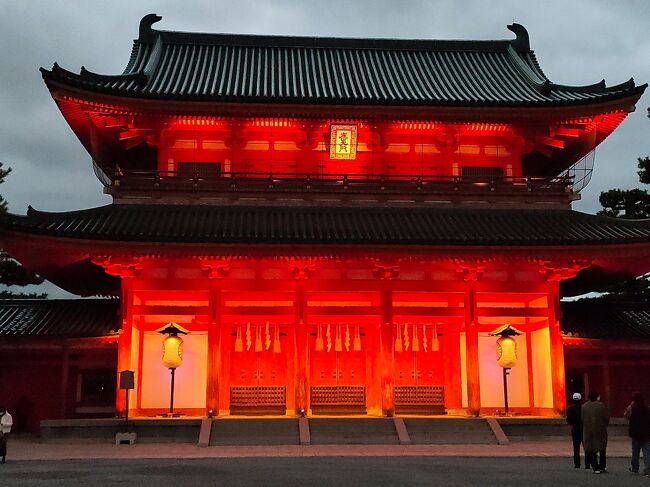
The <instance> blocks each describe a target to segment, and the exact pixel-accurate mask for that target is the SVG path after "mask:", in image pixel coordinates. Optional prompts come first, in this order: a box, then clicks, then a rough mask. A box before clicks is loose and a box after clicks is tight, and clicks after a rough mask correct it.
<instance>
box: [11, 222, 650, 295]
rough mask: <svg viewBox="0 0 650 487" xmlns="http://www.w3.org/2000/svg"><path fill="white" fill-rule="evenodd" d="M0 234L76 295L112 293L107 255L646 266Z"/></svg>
mask: <svg viewBox="0 0 650 487" xmlns="http://www.w3.org/2000/svg"><path fill="white" fill-rule="evenodd" d="M0 240H1V241H2V244H3V248H4V249H5V250H6V251H7V252H8V253H9V254H10V255H12V256H14V257H15V258H16V259H17V260H19V261H20V262H21V263H22V264H23V265H25V266H26V267H28V268H30V269H32V270H34V271H35V272H38V273H39V274H40V275H42V276H44V277H45V278H47V279H48V280H49V281H51V282H53V283H54V284H56V285H57V286H59V287H61V288H63V289H65V290H67V291H69V292H71V293H74V294H77V295H80V296H93V295H114V296H117V295H118V294H119V278H117V277H114V276H110V275H108V274H107V273H106V272H105V271H104V270H103V269H102V268H101V267H100V266H98V265H96V264H94V263H93V261H96V260H97V259H99V260H102V259H107V258H135V259H138V260H139V259H142V258H145V259H159V258H160V259H170V258H171V259H178V258H180V259H195V258H207V259H210V258H215V257H229V258H237V259H253V260H255V259H264V258H273V259H277V258H284V259H287V260H291V259H294V258H305V259H316V260H326V261H327V260H334V261H337V260H344V261H345V260H356V261H376V260H377V259H386V260H387V261H398V262H409V261H411V262H418V263H422V262H442V263H445V262H447V263H451V262H455V263H458V262H459V261H466V262H470V263H475V264H476V263H481V264H488V265H489V264H490V263H499V262H502V263H510V264H518V263H523V264H526V263H535V262H537V263H553V262H559V263H561V265H571V263H578V265H580V266H583V267H584V266H589V265H596V266H599V267H602V268H604V269H606V271H605V272H606V273H607V274H611V275H612V276H615V277H616V278H620V277H621V275H626V276H628V277H635V276H637V275H639V274H642V273H646V272H649V271H650V242H630V243H621V242H619V243H609V244H592V245H544V246H540V245H536V246H512V245H499V246H494V245H485V246H477V245H451V246H450V245H447V246H443V245H440V246H426V245H395V244H393V245H390V244H375V245H368V244H365V245H350V244H342V245H333V244H329V245H325V244H304V245H297V244H291V245H290V244H284V243H282V244H268V243H265V244H260V243H248V244H242V243H174V242H150V241H145V242H143V241H126V240H122V241H119V240H106V239H86V238H74V237H62V236H53V235H50V234H46V233H34V232H27V231H16V230H9V231H7V230H4V231H3V232H2V235H1V236H0ZM579 275H580V274H579ZM575 279H578V278H574V279H569V280H567V281H563V294H568V295H573V294H575V291H576V289H577V288H576V285H572V284H571V283H572V282H573V281H574V280H575ZM578 280H579V279H578ZM588 284H589V283H586V284H585V283H584V282H579V283H578V284H577V285H578V287H579V288H580V289H583V288H584V289H586V291H584V292H587V291H589V290H592V289H591V288H590V287H589V285H588ZM566 285H568V287H567V286H566Z"/></svg>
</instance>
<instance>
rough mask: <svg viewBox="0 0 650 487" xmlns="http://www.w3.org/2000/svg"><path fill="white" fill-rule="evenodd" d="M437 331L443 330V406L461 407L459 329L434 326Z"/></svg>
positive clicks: (456, 327)
mask: <svg viewBox="0 0 650 487" xmlns="http://www.w3.org/2000/svg"><path fill="white" fill-rule="evenodd" d="M436 329H437V333H440V331H443V337H442V342H443V344H444V345H443V347H442V350H443V353H444V355H443V361H444V367H445V408H447V409H461V408H462V407H463V392H462V385H461V377H460V374H461V370H462V369H461V363H460V329H459V327H458V326H456V325H452V324H447V325H444V326H443V328H442V330H440V329H439V328H438V327H436Z"/></svg>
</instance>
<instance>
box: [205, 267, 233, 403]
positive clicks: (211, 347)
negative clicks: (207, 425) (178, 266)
mask: <svg viewBox="0 0 650 487" xmlns="http://www.w3.org/2000/svg"><path fill="white" fill-rule="evenodd" d="M202 269H203V271H205V272H206V274H207V278H208V283H209V287H208V357H207V369H208V370H207V380H206V395H205V399H206V401H205V402H206V404H205V405H206V409H207V411H210V410H212V413H213V414H214V415H218V414H220V412H224V410H227V409H228V408H229V407H230V397H229V395H228V389H227V388H228V386H229V384H228V380H226V377H227V373H226V372H225V370H224V362H225V361H227V360H229V359H230V357H229V355H228V350H225V347H227V346H228V343H229V341H228V340H224V334H225V333H226V332H227V330H225V328H224V326H223V324H222V314H223V313H222V303H221V289H222V287H223V281H224V278H225V277H226V275H227V274H228V271H229V270H230V267H229V265H228V262H227V261H226V260H223V261H219V260H215V261H208V262H203V263H202Z"/></svg>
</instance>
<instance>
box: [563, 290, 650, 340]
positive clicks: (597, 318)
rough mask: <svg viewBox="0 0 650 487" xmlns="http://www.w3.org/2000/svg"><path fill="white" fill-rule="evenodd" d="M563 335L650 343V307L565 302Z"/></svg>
mask: <svg viewBox="0 0 650 487" xmlns="http://www.w3.org/2000/svg"><path fill="white" fill-rule="evenodd" d="M562 331H563V332H564V333H570V334H572V335H575V336H578V337H581V338H645V339H650V304H648V303H645V304H644V303H616V302H608V301H604V300H602V299H582V300H579V301H572V302H563V303H562Z"/></svg>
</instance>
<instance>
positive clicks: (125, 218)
mask: <svg viewBox="0 0 650 487" xmlns="http://www.w3.org/2000/svg"><path fill="white" fill-rule="evenodd" d="M1 225H2V227H3V230H4V232H5V233H6V232H9V233H22V234H27V235H32V236H35V235H41V236H44V237H50V238H67V239H71V240H73V241H74V240H84V241H106V242H116V243H120V244H125V245H130V244H131V243H133V244H145V245H151V244H154V245H171V246H173V245H197V246H219V247H221V246H228V245H234V246H237V245H246V246H253V247H254V246H262V247H264V246H268V247H269V248H280V247H281V246H283V245H288V246H300V247H305V248H306V247H309V248H313V247H319V248H329V249H339V248H349V249H353V248H355V247H356V248H362V249H366V248H368V247H372V248H383V247H386V248H400V249H416V250H418V249H424V250H435V249H436V248H444V249H445V250H449V249H460V250H462V249H469V250H482V249H486V250H489V251H497V253H498V251H499V249H503V248H509V249H512V248H521V249H533V248H562V249H567V248H573V247H575V248H582V249H584V248H590V247H599V246H601V247H602V246H604V247H611V246H618V245H628V244H642V245H647V246H649V247H650V220H637V221H631V220H621V219H615V218H609V217H603V216H596V215H589V214H585V213H580V212H576V211H571V210H536V209H532V210H530V209H468V208H462V209H461V208H459V209H435V208H378V207H373V208H358V207H281V206H278V207H273V206H263V207H262V206H200V205H197V206H183V205H138V206H133V205H106V206H101V207H96V208H90V209H83V210H77V211H70V212H62V213H50V212H43V211H37V210H34V209H33V208H31V207H30V208H29V210H28V212H27V215H26V216H23V215H13V214H8V215H6V216H5V217H4V218H3V221H2V223H1Z"/></svg>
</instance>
